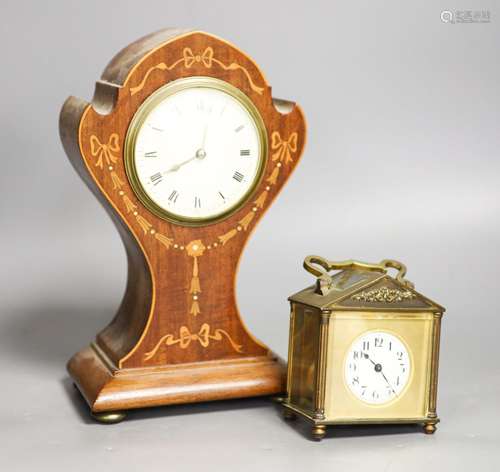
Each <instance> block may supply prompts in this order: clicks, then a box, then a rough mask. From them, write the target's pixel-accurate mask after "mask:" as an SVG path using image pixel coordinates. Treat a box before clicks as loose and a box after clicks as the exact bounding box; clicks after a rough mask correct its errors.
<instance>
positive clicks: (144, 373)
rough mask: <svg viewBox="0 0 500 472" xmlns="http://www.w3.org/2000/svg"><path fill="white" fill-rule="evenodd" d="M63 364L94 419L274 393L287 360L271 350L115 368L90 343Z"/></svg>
mask: <svg viewBox="0 0 500 472" xmlns="http://www.w3.org/2000/svg"><path fill="white" fill-rule="evenodd" d="M67 368H68V372H69V374H70V375H71V377H72V379H73V381H74V382H75V384H76V385H77V387H78V389H79V390H80V392H81V393H82V395H83V397H84V398H85V400H86V401H87V403H88V405H89V406H90V409H91V412H92V414H93V415H94V416H97V418H96V419H98V420H99V418H100V417H99V415H100V414H101V413H108V414H110V415H111V414H114V415H116V414H117V412H120V413H122V412H123V411H124V410H130V409H135V408H146V407H152V406H165V405H175V404H182V403H198V402H205V401H213V400H228V399H235V398H244V397H256V396H266V395H275V394H278V393H282V392H284V390H285V388H286V387H285V380H286V365H285V363H284V362H283V360H281V359H280V358H279V357H277V356H275V355H269V356H259V357H247V358H238V359H227V360H218V361H208V362H198V363H193V364H176V365H164V366H155V367H148V368H135V369H118V368H117V367H116V366H114V365H112V363H111V362H110V360H109V359H107V358H106V357H105V356H104V355H103V353H102V351H101V350H100V349H99V347H97V346H96V345H95V344H91V345H90V346H88V347H86V348H84V349H82V350H81V351H80V352H78V353H77V354H75V355H74V356H73V357H72V358H71V359H70V361H69V362H68V366H67ZM102 417H103V418H104V416H102Z"/></svg>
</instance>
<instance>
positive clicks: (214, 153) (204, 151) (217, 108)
mask: <svg viewBox="0 0 500 472" xmlns="http://www.w3.org/2000/svg"><path fill="white" fill-rule="evenodd" d="M193 97H194V98H193ZM196 97H202V98H196ZM203 97H205V98H203ZM189 100H191V102H190V101H189ZM195 100H198V101H197V102H196V106H197V107H198V109H197V110H195V111H193V110H192V109H191V108H192V106H193V105H192V104H193V103H194V101H195ZM176 101H177V102H178V103H176ZM183 103H185V104H186V107H185V108H182V107H181V106H180V105H182V104H183ZM188 106H191V108H189V107H188ZM205 108H206V109H205ZM200 110H201V111H200ZM184 112H185V115H186V116H182V115H183V113H184ZM162 113H163V115H162ZM155 114H156V115H158V116H160V117H161V116H163V117H165V116H166V117H167V118H168V120H167V121H168V123H171V129H170V128H169V129H166V130H165V129H164V128H165V127H168V126H160V125H158V124H155V121H154V120H155V119H157V118H155V116H156V115H155ZM174 114H176V115H175V116H174ZM224 114H226V116H224ZM215 115H217V116H215ZM172 116H174V118H175V119H174V118H172ZM200 117H201V118H200ZM169 120H170V121H169ZM231 120H232V121H233V122H234V123H233V122H232V121H231ZM229 126H231V128H229ZM193 130H194V131H193ZM148 133H149V135H151V136H155V139H156V141H154V142H155V143H157V144H156V145H154V146H149V147H147V145H145V144H144V143H148V141H147V139H146V138H145V136H149V135H148ZM175 146H177V147H178V148H179V150H177V149H176V150H175V151H176V152H172V148H175ZM152 148H155V149H153V150H152ZM124 150H125V169H126V173H127V177H128V179H129V181H130V184H131V186H132V189H133V191H134V193H135V195H136V196H137V198H138V199H139V200H140V201H141V203H142V204H143V205H144V206H145V207H146V208H147V209H148V210H149V211H151V212H152V213H153V214H155V215H156V216H158V217H160V218H162V219H164V220H167V221H170V222H173V223H177V224H180V225H183V226H203V225H208V224H212V223H216V222H219V221H222V220H224V219H226V218H228V217H229V216H231V215H233V214H234V213H235V212H237V211H238V210H239V209H240V208H241V207H242V206H243V205H244V203H245V202H247V201H248V200H249V199H250V198H251V197H252V196H253V195H254V193H255V191H256V189H257V188H258V187H259V185H260V183H261V182H262V177H263V173H264V170H265V168H266V164H267V161H268V137H267V130H266V127H265V125H264V121H263V119H262V117H261V115H260V112H259V111H258V109H257V107H256V106H255V105H254V103H253V102H252V101H251V100H250V98H249V97H248V96H247V95H245V94H244V93H243V92H242V91H241V90H239V89H237V88H236V87H234V86H233V85H231V84H229V83H227V82H224V81H222V80H220V79H215V78H212V77H189V78H184V79H178V80H175V81H173V82H170V83H168V84H166V85H164V86H162V87H160V88H159V89H158V90H157V91H156V92H154V93H153V94H152V95H151V96H150V97H149V98H147V99H146V100H145V101H144V102H143V104H142V105H140V106H139V109H138V110H137V112H136V113H135V115H134V117H133V119H132V121H131V123H130V126H129V128H128V131H127V135H126V138H125V146H124ZM183 155H184V157H183ZM155 166H156V167H155ZM162 166H163V167H162ZM177 187H178V188H177ZM182 190H184V191H182ZM198 192H199V193H200V195H197V193H198ZM207 195H208V197H207Z"/></svg>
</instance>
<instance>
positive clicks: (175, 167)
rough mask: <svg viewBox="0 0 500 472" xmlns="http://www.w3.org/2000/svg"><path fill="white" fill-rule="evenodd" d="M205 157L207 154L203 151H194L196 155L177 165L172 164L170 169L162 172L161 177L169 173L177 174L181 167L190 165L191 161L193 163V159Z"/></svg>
mask: <svg viewBox="0 0 500 472" xmlns="http://www.w3.org/2000/svg"><path fill="white" fill-rule="evenodd" d="M206 155H207V153H206V152H205V150H204V149H201V148H200V149H198V150H197V151H196V154H195V155H194V156H193V157H190V158H189V159H186V160H185V161H182V162H179V163H178V164H174V165H173V166H172V167H170V169H168V170H166V171H165V172H163V175H165V174H168V173H169V172H177V171H178V170H179V169H180V168H181V167H182V166H185V165H186V164H188V163H190V162H191V161H194V160H195V159H205V157H206Z"/></svg>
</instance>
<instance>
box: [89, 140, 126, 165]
mask: <svg viewBox="0 0 500 472" xmlns="http://www.w3.org/2000/svg"><path fill="white" fill-rule="evenodd" d="M119 151H120V145H119V144H118V134H116V133H113V134H112V135H111V136H110V137H109V140H108V142H107V144H102V143H101V142H100V141H99V139H98V138H97V136H95V135H92V136H91V137H90V152H91V153H92V155H93V156H94V157H97V162H96V166H98V167H100V168H101V169H102V168H103V160H105V161H106V164H107V165H111V164H115V163H116V162H117V161H118V158H117V157H116V156H114V155H113V153H114V152H119Z"/></svg>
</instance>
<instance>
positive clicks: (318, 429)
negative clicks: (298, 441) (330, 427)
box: [312, 424, 326, 441]
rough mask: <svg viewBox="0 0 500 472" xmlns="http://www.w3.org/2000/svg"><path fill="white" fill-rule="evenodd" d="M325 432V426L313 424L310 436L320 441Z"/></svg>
mask: <svg viewBox="0 0 500 472" xmlns="http://www.w3.org/2000/svg"><path fill="white" fill-rule="evenodd" d="M325 434H326V426H325V425H322V424H317V425H314V426H313V428H312V437H313V439H314V440H315V441H321V440H322V439H323V438H324V437H325Z"/></svg>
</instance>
